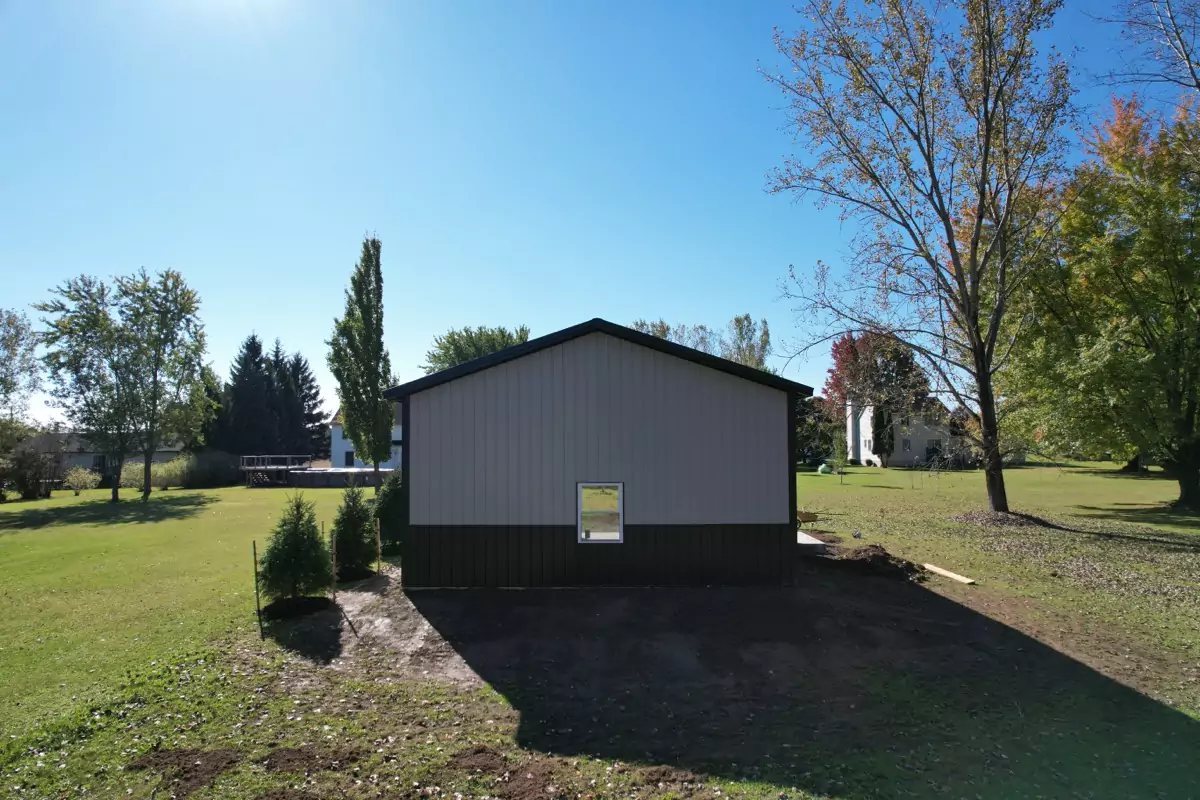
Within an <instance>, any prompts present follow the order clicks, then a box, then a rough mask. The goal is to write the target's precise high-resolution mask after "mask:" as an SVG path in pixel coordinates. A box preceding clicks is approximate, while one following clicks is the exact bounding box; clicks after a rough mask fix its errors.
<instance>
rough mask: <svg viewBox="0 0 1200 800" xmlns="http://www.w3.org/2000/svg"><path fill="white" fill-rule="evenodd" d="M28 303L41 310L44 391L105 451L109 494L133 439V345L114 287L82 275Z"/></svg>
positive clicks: (117, 488) (114, 497)
mask: <svg viewBox="0 0 1200 800" xmlns="http://www.w3.org/2000/svg"><path fill="white" fill-rule="evenodd" d="M51 294H52V299H51V300H49V301H47V302H44V303H37V304H36V305H35V306H34V308H36V309H37V310H38V311H41V312H42V313H43V314H46V315H47V316H46V317H45V318H44V319H43V322H44V323H45V325H46V328H45V330H44V331H43V332H42V340H43V342H44V343H45V345H46V354H45V356H44V361H45V364H46V368H47V372H48V374H49V378H50V395H51V397H53V398H54V401H55V403H56V405H57V406H58V408H60V409H62V411H63V413H64V414H65V415H66V417H67V419H68V420H70V422H71V424H72V425H73V426H74V427H75V429H76V430H77V431H79V432H80V433H82V434H83V435H84V436H85V437H87V440H88V442H89V443H91V445H92V446H93V447H94V448H96V449H97V450H98V451H99V452H101V453H103V454H105V455H106V456H107V463H108V467H109V475H110V476H111V479H112V500H113V502H114V503H115V502H117V500H119V499H120V495H119V491H120V480H119V476H120V474H121V468H122V467H123V466H124V463H125V456H126V455H127V454H128V453H129V452H131V451H132V450H133V448H134V445H135V443H136V441H137V439H136V435H137V433H136V427H135V418H136V416H137V410H136V405H137V402H138V397H137V391H138V389H137V385H138V382H137V378H136V370H137V365H136V361H137V354H136V350H137V345H136V343H134V342H133V341H132V337H131V336H130V332H129V330H128V329H127V328H125V327H124V326H123V325H121V324H120V322H119V320H118V318H117V313H116V306H117V298H116V294H115V292H114V291H113V290H112V289H111V287H109V286H108V285H107V284H105V283H104V282H103V281H99V280H97V279H95V278H92V277H90V276H87V275H81V276H79V277H78V278H72V279H71V280H68V281H67V282H66V283H64V284H63V285H62V286H59V287H58V288H56V289H54V290H52V292H51Z"/></svg>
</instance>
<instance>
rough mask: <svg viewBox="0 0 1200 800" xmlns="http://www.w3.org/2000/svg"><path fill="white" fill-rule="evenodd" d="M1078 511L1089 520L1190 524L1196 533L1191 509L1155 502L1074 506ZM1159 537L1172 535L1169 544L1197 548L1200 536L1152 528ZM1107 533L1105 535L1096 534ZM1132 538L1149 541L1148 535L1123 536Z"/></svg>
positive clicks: (1199, 518) (1199, 527) (1199, 523)
mask: <svg viewBox="0 0 1200 800" xmlns="http://www.w3.org/2000/svg"><path fill="white" fill-rule="evenodd" d="M1075 508H1076V509H1078V510H1079V511H1080V512H1081V514H1080V516H1084V517H1089V518H1092V519H1104V520H1112V521H1114V522H1129V523H1133V524H1135V525H1176V526H1179V527H1191V528H1195V529H1196V533H1198V534H1200V514H1198V513H1196V512H1194V511H1184V510H1182V509H1179V508H1175V507H1173V506H1171V505H1167V504H1156V505H1141V504H1136V503H1114V504H1113V505H1111V506H1075ZM1083 532H1084V533H1094V531H1083ZM1156 533H1157V534H1159V535H1160V536H1167V537H1173V541H1172V542H1171V543H1172V544H1180V545H1183V546H1187V547H1195V548H1198V549H1200V537H1198V536H1196V535H1195V534H1186V533H1175V534H1172V533H1171V532H1170V531H1156ZM1097 535H1109V534H1097ZM1126 538H1135V539H1145V540H1147V541H1151V539H1150V537H1136V536H1135V537H1126Z"/></svg>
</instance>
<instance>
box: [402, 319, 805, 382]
mask: <svg viewBox="0 0 1200 800" xmlns="http://www.w3.org/2000/svg"><path fill="white" fill-rule="evenodd" d="M589 333H604V334H607V335H609V336H613V337H616V338H618V339H624V340H625V341H627V342H632V343H633V344H637V345H641V346H642V347H648V348H650V349H651V350H657V351H659V352H660V353H666V354H667V355H670V356H675V357H676V358H682V359H684V360H685V361H691V362H693V363H695V364H700V365H701V366H705V367H708V368H709V369H715V370H717V371H719V372H725V373H728V374H730V375H735V376H737V377H739V378H743V379H744V380H748V381H751V382H753V383H759V384H762V385H764V386H770V387H771V388H773V389H779V390H781V391H785V392H792V393H795V394H798V395H802V396H804V397H808V396H809V395H811V394H812V387H811V386H805V385H804V384H802V383H796V382H795V381H790V380H788V379H787V378H782V377H780V376H778V375H774V374H772V373H770V372H764V371H763V370H760V369H755V368H753V367H747V366H746V365H744V364H739V363H737V362H736V361H730V360H728V359H725V358H721V357H719V356H714V355H711V354H709V353H705V352H703V351H701V350H696V349H693V348H691V347H684V346H683V345H681V344H676V343H675V342H670V341H667V340H666V339H659V338H658V337H656V336H651V335H650V334H648V333H642V332H641V331H635V330H633V329H632V328H626V327H625V326H624V325H617V324H616V323H613V322H609V321H608V320H604V319H600V318H599V317H596V318H595V319H590V320H588V321H587V322H581V323H580V324H578V325H572V326H571V327H570V328H563V329H562V330H561V331H556V332H554V333H550V334H547V335H545V336H539V337H538V338H536V339H530V340H529V341H527V342H522V343H521V344H515V345H513V346H512V347H506V348H504V349H503V350H499V351H497V352H495V353H491V354H489V355H486V356H480V357H479V358H476V359H472V360H471V361H467V362H465V363H463V364H459V365H457V366H454V367H450V368H449V369H444V370H442V371H440V372H435V373H433V374H432V375H426V376H425V377H423V378H418V379H416V380H415V381H409V382H408V383H403V384H400V385H399V386H393V387H392V388H391V389H388V390H387V391H386V392H385V393H384V394H385V396H387V397H388V398H390V399H392V400H400V399H402V398H404V397H408V396H409V395H412V394H416V393H417V392H423V391H425V390H426V389H432V388H433V387H434V386H440V385H442V384H443V383H449V382H450V381H455V380H458V379H459V378H465V377H466V376H468V375H474V374H475V373H476V372H482V371H483V370H485V369H490V368H491V367H495V366H499V365H500V364H504V363H505V362H508V361H513V360H515V359H518V358H522V357H524V356H527V355H532V354H533V353H536V352H538V351H541V350H545V349H546V348H549V347H554V346H556V345H560V344H563V343H564V342H569V341H571V340H572V339H578V338H579V337H581V336H587V335H588V334H589Z"/></svg>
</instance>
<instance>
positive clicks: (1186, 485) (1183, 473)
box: [1174, 464, 1200, 510]
mask: <svg viewBox="0 0 1200 800" xmlns="http://www.w3.org/2000/svg"><path fill="white" fill-rule="evenodd" d="M1174 472H1175V480H1177V481H1179V499H1178V500H1176V501H1175V503H1174V505H1175V507H1176V508H1186V509H1191V510H1200V466H1198V465H1196V464H1179V465H1177V466H1176V467H1175V470H1174Z"/></svg>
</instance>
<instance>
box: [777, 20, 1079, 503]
mask: <svg viewBox="0 0 1200 800" xmlns="http://www.w3.org/2000/svg"><path fill="white" fill-rule="evenodd" d="M1060 5H1061V1H1060V0H947V2H944V3H939V4H936V5H932V6H931V5H930V4H928V3H925V2H921V0H881V1H880V2H878V3H870V4H862V5H859V4H855V6H854V8H853V9H851V7H850V5H849V4H848V3H847V2H846V1H845V0H809V2H806V3H803V4H802V5H801V6H800V8H799V9H798V10H799V13H800V14H801V16H802V18H803V20H804V21H803V23H802V29H801V30H800V31H799V32H798V33H796V34H795V35H793V36H785V35H778V36H777V40H776V42H777V45H778V47H779V51H780V53H781V54H782V55H783V57H784V58H785V59H786V62H787V63H786V66H787V69H786V70H785V71H782V72H780V73H778V74H774V75H769V76H768V77H769V79H770V80H772V81H773V82H774V83H775V85H776V86H778V87H779V89H780V90H781V91H782V93H783V95H784V99H785V101H786V102H787V103H788V115H789V120H790V122H791V125H792V127H793V128H794V130H795V132H796V133H797V143H798V145H799V147H798V155H797V156H796V157H794V158H792V159H789V160H787V161H786V162H785V164H784V165H783V166H782V167H781V168H780V169H779V170H777V172H776V174H775V175H774V177H773V180H772V182H771V185H772V188H773V190H774V191H777V192H787V193H796V194H799V195H810V196H814V197H815V198H816V199H817V200H818V202H819V203H828V202H832V203H834V204H836V205H838V206H839V207H840V208H841V210H842V215H843V217H844V218H846V219H850V220H853V222H854V223H855V229H856V231H857V233H856V235H855V238H854V239H853V240H852V242H851V244H850V247H849V250H850V258H849V259H848V265H847V269H846V270H844V271H839V272H835V271H833V270H831V269H830V268H829V267H828V265H825V264H823V263H820V262H818V263H817V264H816V265H815V268H814V269H813V270H811V271H808V272H804V271H797V270H794V269H793V270H792V273H791V277H792V283H791V284H790V285H789V291H788V294H789V296H791V297H793V298H795V299H796V300H797V301H798V302H799V305H800V309H799V310H801V311H803V313H804V315H805V319H806V322H807V324H808V336H807V340H806V341H804V342H802V345H803V347H804V348H811V347H814V346H817V345H819V344H822V343H824V342H827V341H829V340H830V339H832V338H835V337H836V336H838V335H840V334H841V333H842V332H844V331H851V332H856V333H862V332H872V333H878V334H882V335H884V336H887V337H889V338H891V339H895V340H898V341H902V342H904V343H905V344H906V345H907V346H908V347H909V348H910V349H911V350H912V351H913V352H914V353H915V354H916V355H917V357H918V358H920V359H921V362H922V365H923V366H924V367H925V368H926V369H927V370H928V371H929V372H930V373H931V377H933V378H934V379H935V380H936V383H937V385H938V386H937V388H938V389H939V390H940V391H943V392H945V393H947V394H949V395H951V396H953V398H954V400H955V401H957V403H958V404H960V405H962V406H963V407H965V408H967V409H969V410H970V413H971V414H973V415H975V417H976V419H977V420H978V423H979V432H980V439H981V442H980V444H981V449H982V453H983V461H984V470H985V481H986V484H987V492H988V501H989V505H990V507H991V508H992V509H993V510H996V511H1007V510H1008V496H1007V493H1006V491H1005V486H1004V474H1003V460H1002V455H1003V454H1002V447H1001V443H1000V417H999V402H998V394H997V391H996V387H995V385H994V379H995V375H996V373H997V372H998V371H999V370H1000V369H1002V368H1003V363H1004V361H1005V359H1006V358H1007V357H1008V354H1009V353H1010V352H1011V349H1012V347H1013V345H1014V340H1012V339H1006V338H1002V334H1003V333H1004V331H1005V330H1006V329H1005V328H1004V326H1003V324H1002V323H1003V322H1004V319H1005V315H1006V314H1007V312H1008V309H1009V305H1010V303H1011V301H1012V298H1013V296H1014V293H1016V292H1019V291H1020V287H1021V283H1022V282H1023V281H1024V280H1025V278H1026V276H1027V275H1028V273H1029V272H1030V271H1031V270H1032V269H1035V268H1036V267H1037V265H1038V256H1039V253H1038V250H1039V249H1040V248H1041V247H1042V238H1041V234H1042V230H1043V227H1042V226H1043V223H1044V222H1045V219H1044V217H1045V216H1046V214H1047V213H1051V212H1053V211H1054V210H1056V209H1055V208H1054V207H1053V206H1052V205H1051V202H1050V201H1051V199H1052V197H1051V195H1050V193H1048V192H1047V191H1046V187H1048V186H1054V185H1056V183H1057V181H1059V180H1060V177H1061V176H1063V175H1065V173H1066V163H1065V159H1066V154H1067V152H1068V147H1067V143H1066V140H1065V137H1064V136H1063V130H1064V127H1065V126H1066V125H1067V124H1068V123H1069V122H1070V121H1071V119H1072V116H1073V113H1074V110H1073V106H1072V104H1071V87H1070V81H1069V77H1068V71H1067V66H1066V64H1065V63H1064V62H1063V61H1062V60H1061V59H1060V58H1058V57H1057V56H1056V55H1055V54H1054V53H1053V52H1051V53H1050V54H1049V55H1042V56H1039V54H1038V40H1039V39H1040V38H1041V35H1042V33H1043V32H1044V31H1045V30H1046V29H1047V28H1049V27H1050V26H1051V24H1052V23H1053V20H1054V16H1055V13H1056V12H1057V11H1058V9H1059V7H1060ZM964 219H966V220H969V223H968V224H966V225H965V229H964V226H963V225H962V223H961V221H962V220H964ZM956 226H958V227H959V230H957V231H956Z"/></svg>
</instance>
